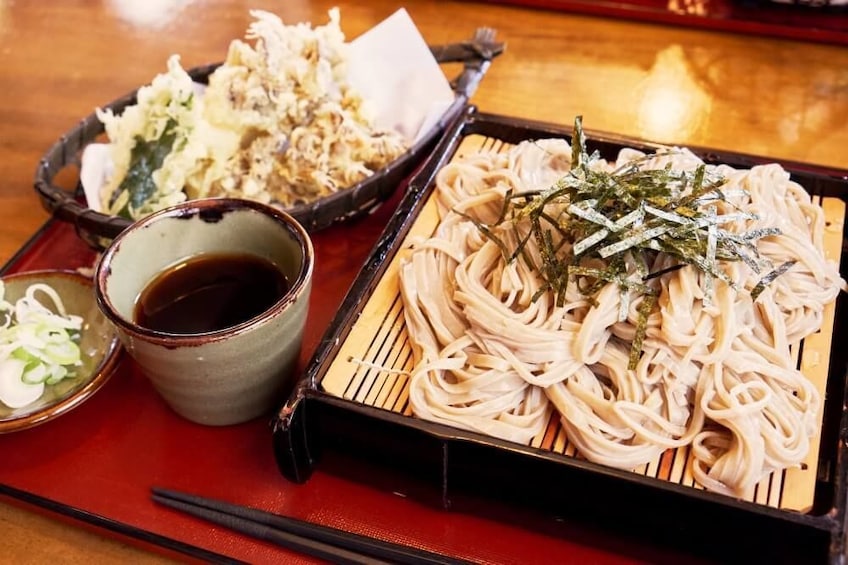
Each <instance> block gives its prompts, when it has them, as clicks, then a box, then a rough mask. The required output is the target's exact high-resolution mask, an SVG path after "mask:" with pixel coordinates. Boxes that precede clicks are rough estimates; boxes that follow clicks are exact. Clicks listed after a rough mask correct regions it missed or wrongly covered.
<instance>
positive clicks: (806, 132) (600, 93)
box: [0, 0, 848, 563]
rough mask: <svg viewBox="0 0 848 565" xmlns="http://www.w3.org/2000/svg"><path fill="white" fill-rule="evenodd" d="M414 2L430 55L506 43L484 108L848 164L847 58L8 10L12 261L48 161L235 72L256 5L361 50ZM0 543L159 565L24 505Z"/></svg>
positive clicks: (846, 52)
mask: <svg viewBox="0 0 848 565" xmlns="http://www.w3.org/2000/svg"><path fill="white" fill-rule="evenodd" d="M401 5H402V6H404V7H406V8H407V10H408V11H409V13H410V14H411V16H412V18H413V19H414V21H415V22H416V24H417V25H418V27H419V29H420V30H421V32H422V34H423V36H424V38H425V39H426V40H427V42H428V43H431V44H439V43H448V42H451V41H456V40H459V39H465V38H466V37H468V36H469V35H470V34H471V32H472V31H473V30H474V29H475V28H476V27H477V26H481V25H487V26H491V27H494V28H496V29H497V30H498V34H499V38H501V39H503V40H504V41H506V42H507V44H508V48H507V51H506V53H505V54H504V55H503V56H501V57H500V58H499V59H498V60H496V61H495V63H494V64H493V66H492V67H491V69H490V70H489V72H488V74H487V76H486V77H485V79H484V80H483V82H482V84H481V86H480V88H479V90H478V91H477V92H476V94H475V96H474V97H473V99H472V102H473V103H474V104H476V105H477V106H478V107H479V108H480V109H481V110H483V111H487V112H493V113H500V114H507V115H512V116H518V117H525V118H531V119H536V120H545V121H553V122H558V123H565V124H570V123H571V122H572V120H573V118H574V116H575V115H577V114H582V115H583V116H584V124H585V127H586V128H587V129H591V130H595V131H605V132H614V133H618V134H624V135H629V136H636V137H642V138H646V139H650V140H653V141H659V142H666V143H675V144H680V145H698V146H707V147H714V148H717V149H724V150H731V151H736V152H742V153H753V154H759V155H765V156H770V157H774V158H777V159H790V160H796V161H805V162H810V163H815V164H821V165H827V166H832V167H838V168H845V167H848V150H846V148H848V126H846V124H848V73H846V71H845V69H848V49H845V48H844V47H837V46H830V45H822V44H815V43H806V42H801V41H789V40H780V39H771V38H766V37H759V36H743V35H738V34H728V33H721V32H716V31H704V30H697V29H684V28H679V27H668V26H662V25H654V24H648V23H635V22H627V21H623V20H620V19H605V18H601V17H592V16H583V15H577V14H566V13H561V12H560V13H557V12H546V11H542V10H531V9H524V8H518V7H509V6H504V5H500V4H499V5H494V4H486V3H482V2H427V1H416V0H408V1H407V2H405V3H403V4H400V3H397V2H395V1H390V0H377V1H371V2H345V1H340V2H324V1H309V0H292V1H287V2H278V1H276V2H275V1H270V0H251V1H250V2H243V1H237V0H229V1H228V0H157V1H154V2H141V1H138V2H133V1H129V0H100V1H94V0H77V1H75V2H64V1H62V2H60V1H59V0H52V1H47V0H45V1H41V2H20V1H19V2H1V3H0V61H2V68H3V72H2V79H0V81H2V88H0V144H2V155H0V179H2V182H0V260H2V261H3V262H5V261H7V260H8V259H9V258H10V257H11V256H12V255H13V254H14V252H15V251H16V250H17V249H19V248H20V246H21V245H22V244H23V243H24V242H25V241H26V240H27V238H29V237H30V236H31V235H32V234H33V233H34V232H35V230H36V229H37V228H38V227H39V226H40V225H41V224H42V223H43V222H44V221H45V220H46V219H47V213H46V212H45V211H44V210H43V209H42V208H41V206H40V204H39V201H38V198H37V197H36V195H35V192H34V191H33V189H32V182H33V177H34V173H35V168H36V164H37V163H38V160H39V158H40V157H41V155H42V154H43V153H44V152H45V151H46V150H47V148H48V147H49V146H50V145H51V144H52V143H53V142H54V141H55V140H56V139H57V138H58V137H59V136H60V135H61V134H62V133H63V132H65V131H67V130H68V129H70V128H71V127H73V126H74V125H75V124H76V123H77V122H78V120H80V119H81V118H82V117H84V116H85V115H87V114H89V113H91V112H92V110H93V109H94V108H95V107H96V106H98V105H102V104H105V103H106V102H108V101H110V100H113V99H115V98H117V97H118V96H120V95H123V94H124V93H126V92H128V91H130V90H132V89H134V88H136V87H138V86H140V85H142V84H145V83H148V82H149V81H150V80H151V79H152V77H153V76H154V75H155V74H157V73H159V72H161V71H162V70H163V69H164V67H165V61H166V59H167V57H168V56H169V55H170V54H172V53H179V54H180V55H181V57H182V63H183V65H184V66H185V67H186V68H188V67H192V66H195V65H200V64H204V63H208V62H212V61H217V60H220V59H222V58H223V56H224V54H225V52H226V48H227V45H228V44H229V42H230V40H232V39H234V38H238V37H242V35H243V33H244V30H245V29H246V27H247V24H248V22H249V21H250V16H249V13H248V12H249V10H250V9H253V8H262V9H267V10H270V11H275V12H276V13H278V14H280V16H281V17H282V18H283V20H284V21H286V22H288V23H293V22H298V21H311V22H313V23H316V24H320V23H324V22H325V21H326V19H327V16H326V13H327V10H328V9H329V8H331V7H332V6H339V7H340V9H341V15H342V28H343V30H344V31H345V33H346V35H347V36H348V37H349V38H352V37H355V36H357V35H358V34H360V33H361V32H363V31H365V30H366V29H368V28H369V27H371V26H373V25H374V24H376V23H377V22H379V21H381V20H382V19H383V18H385V17H386V16H388V15H389V14H391V13H392V12H394V11H395V10H396V9H397V8H399V7H400V6H401ZM2 464H3V463H2V454H0V467H1V466H2ZM0 546H2V547H3V549H2V555H3V558H2V559H3V560H4V561H5V560H7V559H8V560H9V561H10V562H48V561H55V560H61V561H63V562H72V563H74V562H90V561H92V560H95V561H119V560H120V561H130V562H133V561H134V562H149V561H154V560H158V559H161V558H162V556H161V555H157V554H151V553H149V552H147V551H146V550H145V549H144V548H138V547H136V546H134V545H133V544H132V543H125V542H124V541H122V540H115V539H114V538H111V537H109V536H107V535H103V534H102V533H100V532H97V531H93V530H91V529H86V528H82V527H79V526H78V525H69V524H68V522H67V521H59V520H57V519H55V518H54V517H52V516H48V515H43V514H41V513H38V512H35V511H33V510H32V509H29V508H22V507H21V506H20V505H19V504H16V503H14V502H11V501H3V502H2V503H0Z"/></svg>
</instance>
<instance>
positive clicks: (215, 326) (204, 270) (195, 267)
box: [134, 253, 289, 334]
mask: <svg viewBox="0 0 848 565" xmlns="http://www.w3.org/2000/svg"><path fill="white" fill-rule="evenodd" d="M288 290H289V281H288V280H287V279H286V277H285V275H284V274H283V273H282V272H281V271H280V269H279V268H277V267H276V266H275V265H274V264H273V263H272V262H270V261H269V260H267V259H264V258H262V257H258V256H256V255H250V254H236V253H233V254H224V253H210V254H203V255H197V256H194V257H191V258H188V259H186V260H185V261H183V262H181V263H179V264H176V265H174V266H172V267H170V268H168V269H166V270H165V271H163V272H162V273H160V274H158V275H157V276H156V277H155V278H154V279H153V280H152V281H150V282H149V283H148V284H147V286H145V287H144V289H143V290H142V291H141V294H140V295H139V297H138V300H137V302H136V306H135V312H134V319H135V321H136V323H137V324H139V325H140V326H143V327H145V328H148V329H152V330H156V331H160V332H165V333H170V334H201V333H208V332H214V331H217V330H222V329H225V328H229V327H232V326H236V325H238V324H241V323H242V322H246V321H247V320H250V319H251V318H254V317H256V316H258V315H259V314H261V313H262V312H264V311H265V310H267V309H268V308H270V307H271V306H273V305H274V304H275V303H276V302H277V301H279V300H280V299H281V298H282V297H283V296H284V295H285V294H286V292H288Z"/></svg>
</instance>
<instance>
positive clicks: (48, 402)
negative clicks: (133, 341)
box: [0, 270, 121, 433]
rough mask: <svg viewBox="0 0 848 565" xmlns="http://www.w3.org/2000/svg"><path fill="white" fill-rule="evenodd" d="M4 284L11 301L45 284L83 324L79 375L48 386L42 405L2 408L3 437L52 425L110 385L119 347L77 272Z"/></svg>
mask: <svg viewBox="0 0 848 565" xmlns="http://www.w3.org/2000/svg"><path fill="white" fill-rule="evenodd" d="M2 280H3V283H4V284H5V286H6V292H5V299H6V300H8V301H9V302H12V303H14V301H15V300H17V299H18V298H20V297H21V296H23V295H24V293H25V292H26V289H27V288H28V287H29V286H30V285H32V284H34V283H46V284H48V285H50V286H51V287H52V288H53V289H54V290H55V291H56V292H57V293H58V294H59V296H60V297H61V299H62V302H63V304H64V306H65V309H66V310H67V312H68V313H69V314H75V315H77V316H81V317H82V319H83V326H82V332H81V337H80V343H79V346H80V350H81V353H82V367H80V368H79V369H78V370H77V375H76V376H75V377H73V378H67V377H66V378H64V379H62V380H61V381H59V382H58V383H56V384H55V385H49V386H47V387H45V389H44V393H43V394H42V395H41V397H40V398H39V399H38V400H36V401H35V402H33V403H31V404H28V405H26V406H23V407H21V408H14V409H13V408H9V407H7V406H5V405H4V404H2V403H0V433H8V432H15V431H19V430H25V429H27V428H31V427H33V426H37V425H39V424H43V423H45V422H48V421H50V420H53V419H54V418H57V417H59V416H61V415H62V414H64V413H66V412H68V411H69V410H71V409H73V408H75V407H77V406H79V405H80V404H81V403H83V402H84V401H85V400H87V399H88V398H90V397H91V396H92V395H93V394H94V393H95V392H97V391H98V390H100V388H101V387H102V386H103V385H104V384H105V383H106V381H108V380H109V377H110V376H111V374H112V372H113V369H114V368H115V365H116V364H117V362H118V358H119V353H120V351H121V348H120V342H119V340H118V338H117V336H116V334H115V331H114V329H113V328H112V326H111V324H110V323H109V322H108V320H106V318H105V317H104V316H103V314H101V313H100V310H99V309H98V308H97V303H96V301H95V298H94V287H93V283H92V281H91V279H90V278H88V277H85V276H83V275H81V274H79V273H76V272H74V271H62V270H45V271H31V272H24V273H15V274H11V275H5V276H3V277H2Z"/></svg>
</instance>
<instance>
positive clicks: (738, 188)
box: [400, 139, 845, 496]
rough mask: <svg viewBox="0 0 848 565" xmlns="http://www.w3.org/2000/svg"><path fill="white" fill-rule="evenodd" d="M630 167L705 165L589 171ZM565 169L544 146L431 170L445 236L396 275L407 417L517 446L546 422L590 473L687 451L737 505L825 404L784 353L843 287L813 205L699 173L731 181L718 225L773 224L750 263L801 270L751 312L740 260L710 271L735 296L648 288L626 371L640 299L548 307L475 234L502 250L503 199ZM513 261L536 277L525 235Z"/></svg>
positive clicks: (658, 259) (795, 458) (798, 457)
mask: <svg viewBox="0 0 848 565" xmlns="http://www.w3.org/2000/svg"><path fill="white" fill-rule="evenodd" d="M635 158H642V159H643V160H645V159H647V161H646V162H645V163H644V165H643V167H645V168H657V169H659V168H662V167H665V166H666V165H670V166H671V167H672V168H673V169H679V170H687V171H692V170H695V169H696V168H697V167H698V166H700V165H702V161H701V160H700V159H699V158H698V157H696V156H695V155H694V154H693V153H691V152H689V151H687V150H684V149H681V150H675V151H669V152H665V153H658V154H656V155H653V156H645V155H643V154H641V153H639V152H637V151H635V150H630V149H627V150H624V151H622V152H621V155H620V156H619V159H618V161H617V162H616V163H603V162H600V164H596V165H594V166H606V167H608V170H613V169H614V168H617V167H619V166H621V165H622V164H623V163H625V162H628V161H631V160H633V159H635ZM570 166H571V147H570V146H569V144H568V143H567V142H566V141H564V140H559V139H549V140H539V141H534V142H530V141H527V142H523V143H521V144H519V145H516V146H514V147H512V148H511V149H509V150H508V151H503V152H497V153H496V152H481V153H479V154H475V155H471V156H469V157H467V158H464V159H461V160H455V162H454V163H452V164H449V165H447V166H446V167H444V168H443V169H442V170H441V171H440V173H439V174H438V177H437V187H436V190H437V193H436V197H437V199H438V205H439V210H440V218H441V219H440V224H439V226H438V228H437V230H436V232H435V233H434V234H433V236H432V237H430V238H427V239H424V240H421V241H417V242H416V243H415V245H414V250H413V252H412V253H411V255H410V257H409V259H408V261H406V262H405V263H404V264H403V265H402V267H401V273H400V281H401V294H402V297H403V301H404V315H405V321H406V325H407V329H408V333H409V336H410V339H411V341H412V343H413V349H414V352H415V368H414V371H413V375H412V379H411V384H410V403H411V406H412V409H413V411H414V413H415V414H416V415H417V416H418V417H421V418H425V419H428V420H432V421H436V422H442V423H446V424H449V425H452V426H457V427H460V428H464V429H470V430H475V431H478V432H482V433H485V434H490V435H492V436H496V437H499V438H504V439H507V440H512V441H515V442H519V443H523V444H526V443H528V442H530V441H531V440H532V439H533V438H534V437H535V436H537V434H539V433H540V431H542V430H543V429H544V428H545V426H546V425H547V423H548V421H549V418H550V415H551V411H552V410H555V411H556V412H558V415H559V417H560V419H561V422H562V426H563V428H564V430H565V432H566V434H567V436H568V439H569V440H570V442H572V443H573V444H574V446H575V447H576V449H577V451H578V452H579V453H580V454H581V455H582V456H583V457H585V458H586V459H588V460H590V461H594V462H598V463H601V464H604V465H609V466H613V467H617V468H623V469H633V468H634V467H637V466H639V465H642V464H645V463H648V462H650V461H652V460H655V459H656V458H657V457H658V456H659V455H660V454H661V453H662V452H663V451H664V450H666V449H669V448H677V447H681V446H690V448H691V450H692V453H693V455H694V461H695V463H694V467H693V469H692V472H693V475H694V477H695V479H696V480H697V481H698V482H699V483H700V484H701V485H703V486H704V487H706V488H707V489H710V490H713V491H718V492H723V493H726V494H730V495H734V496H748V495H749V494H750V492H751V491H752V489H753V487H754V486H755V485H756V484H757V482H758V481H760V480H761V479H762V478H763V477H764V476H766V475H767V474H768V473H770V472H772V471H773V470H776V469H784V468H787V467H791V466H797V465H799V464H800V462H801V461H802V460H803V458H804V456H805V455H806V453H807V451H808V449H809V438H810V436H811V435H812V434H813V433H814V430H815V427H816V426H817V415H818V412H819V410H820V409H821V406H820V405H821V398H820V397H819V394H818V393H817V391H816V389H815V388H814V387H813V386H812V385H811V383H810V382H809V381H808V379H806V378H805V377H804V376H803V375H802V374H801V373H800V372H799V371H798V370H797V369H796V368H795V367H794V365H793V363H792V361H791V355H790V351H789V346H790V344H793V343H797V342H798V341H799V340H801V339H802V338H804V337H805V336H808V335H810V334H811V333H813V332H815V331H816V330H817V328H818V327H819V325H820V324H821V320H822V313H823V310H824V306H825V305H826V304H827V303H828V302H830V301H832V300H834V299H835V297H836V295H837V294H838V293H839V290H840V288H844V285H845V283H844V281H842V280H841V278H840V275H839V272H838V268H837V266H836V265H834V264H833V263H832V262H829V261H827V260H826V259H825V258H824V256H823V253H822V237H823V236H822V234H823V229H824V217H823V212H822V210H821V208H820V207H819V206H817V205H815V204H813V203H812V202H811V199H810V197H809V195H808V194H807V193H806V192H805V191H804V189H803V188H802V187H800V186H799V185H797V184H796V183H795V182H793V181H792V180H790V178H789V175H788V173H787V172H786V171H785V170H783V169H782V168H781V167H780V166H778V165H764V166H756V167H754V168H752V169H749V170H736V169H733V168H731V167H729V166H724V165H722V166H718V167H709V169H710V170H711V172H715V173H717V174H720V175H721V176H722V177H723V178H724V179H726V182H725V184H724V185H723V187H722V191H723V192H724V193H725V194H726V195H727V199H726V200H725V201H717V202H714V203H712V204H711V205H713V206H716V208H717V210H716V212H717V213H719V214H721V213H731V212H736V211H738V210H744V211H748V212H751V213H752V214H754V215H755V216H751V217H745V216H742V217H740V218H739V219H738V220H735V221H734V222H733V223H731V224H724V225H723V226H722V229H725V230H727V231H730V232H734V233H740V234H741V233H744V232H746V231H748V230H752V229H754V230H756V229H760V228H769V227H777V228H779V229H780V234H779V235H770V236H768V237H763V238H761V239H759V240H758V241H757V242H756V246H757V251H758V252H759V255H760V257H762V258H763V259H767V260H769V261H771V262H772V263H773V264H776V265H777V264H781V263H784V262H785V261H790V260H792V261H796V262H797V263H796V264H795V265H794V266H793V267H792V268H791V269H789V270H788V271H787V272H785V273H784V274H782V275H781V276H779V277H777V278H776V279H775V280H774V281H773V282H771V284H769V285H767V286H766V287H765V289H764V290H763V292H762V293H761V294H760V295H759V296H758V297H757V298H756V300H753V299H752V295H751V292H750V291H751V290H752V289H753V288H754V287H755V286H756V285H757V283H758V281H759V280H760V279H761V277H762V274H757V273H755V272H754V271H753V270H752V268H751V267H750V266H749V265H748V264H746V263H745V262H744V261H722V262H720V263H719V267H720V268H721V269H722V270H723V271H724V273H726V274H727V275H728V277H729V280H732V281H735V282H736V285H737V288H736V289H734V288H731V286H730V285H729V284H727V282H725V281H723V280H720V279H718V278H717V279H715V280H714V281H711V284H707V282H706V278H708V277H707V275H705V273H704V272H703V271H702V270H699V269H698V268H697V267H694V266H692V265H689V266H685V267H683V268H680V269H677V270H671V271H669V272H668V273H666V274H663V275H661V276H658V277H656V278H654V279H652V280H650V281H649V282H648V283H646V284H650V285H651V287H652V288H653V289H654V290H655V291H657V293H658V297H657V300H656V304H655V306H654V307H653V308H652V309H651V311H650V314H649V315H648V317H647V320H646V321H645V320H644V319H643V323H644V340H643V342H642V345H641V355H640V356H639V358H638V363H637V364H636V366H635V368H628V359H629V353H630V349H631V344H632V342H633V340H634V337H635V335H636V332H637V326H638V324H639V318H640V314H639V309H640V305H641V304H642V302H643V300H644V299H645V296H644V295H643V294H640V293H639V292H637V291H635V290H631V291H630V292H628V293H622V291H621V289H620V288H619V287H618V285H617V284H616V283H607V284H606V285H605V286H603V288H601V289H600V291H599V292H598V293H597V294H596V295H595V296H593V297H588V296H586V295H584V294H583V293H582V292H581V290H580V289H581V288H583V287H584V286H585V285H581V284H580V282H581V281H580V280H577V281H576V282H577V284H569V285H568V286H567V287H566V295H565V300H564V301H563V302H562V303H561V304H562V305H557V301H556V299H555V296H554V294H553V292H551V291H550V290H548V291H545V290H544V288H545V287H544V281H543V280H542V278H541V277H540V275H539V273H538V272H537V271H536V270H534V269H533V268H531V267H530V266H528V262H527V261H522V260H511V261H510V260H507V258H505V254H504V252H503V251H502V248H501V247H500V246H499V244H498V243H497V242H496V241H495V240H494V238H492V237H488V236H487V235H485V234H484V233H483V232H482V230H481V229H480V225H487V226H489V227H490V229H491V230H493V231H495V232H496V234H497V239H498V241H500V242H501V243H502V244H504V245H505V246H506V247H508V248H510V249H515V248H516V246H517V245H519V241H518V239H517V238H518V237H519V235H518V234H519V233H524V232H526V228H525V229H524V232H522V230H521V229H518V230H515V229H513V228H512V227H511V226H507V225H504V224H503V223H501V224H499V223H498V219H499V217H500V215H501V213H502V210H503V208H504V198H505V197H506V196H507V194H508V193H511V194H518V193H522V192H525V191H530V190H539V189H545V188H547V187H548V186H550V185H552V184H553V183H555V182H556V181H557V179H559V178H560V177H562V176H563V175H564V174H565V173H566V172H567V171H568V170H569V169H570ZM519 228H520V226H519ZM567 243H573V242H567ZM525 252H526V253H528V254H529V255H530V256H531V257H532V258H533V259H534V260H535V264H539V262H540V250H539V249H538V246H537V244H536V242H535V241H534V240H533V238H530V239H529V241H527V242H526V245H525ZM651 260H652V261H653V264H651V265H649V267H650V270H651V271H652V272H653V271H660V270H662V269H664V268H666V267H669V266H671V265H673V264H674V261H672V260H670V259H669V256H668V255H667V254H664V253H655V254H653V257H652V259H651ZM579 278H580V277H577V279H579ZM705 289H710V295H709V296H707V295H706V293H707V290H705ZM540 291H541V292H540ZM623 297H624V299H625V300H626V301H627V302H625V304H624V308H625V312H624V313H626V317H625V318H624V319H622V317H621V315H620V310H621V308H622V304H621V301H622V299H623Z"/></svg>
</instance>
